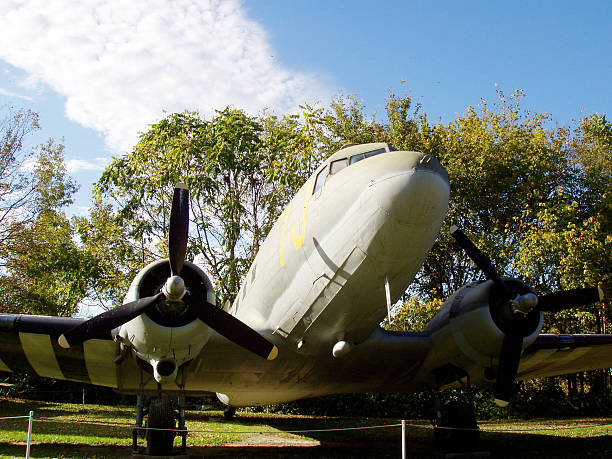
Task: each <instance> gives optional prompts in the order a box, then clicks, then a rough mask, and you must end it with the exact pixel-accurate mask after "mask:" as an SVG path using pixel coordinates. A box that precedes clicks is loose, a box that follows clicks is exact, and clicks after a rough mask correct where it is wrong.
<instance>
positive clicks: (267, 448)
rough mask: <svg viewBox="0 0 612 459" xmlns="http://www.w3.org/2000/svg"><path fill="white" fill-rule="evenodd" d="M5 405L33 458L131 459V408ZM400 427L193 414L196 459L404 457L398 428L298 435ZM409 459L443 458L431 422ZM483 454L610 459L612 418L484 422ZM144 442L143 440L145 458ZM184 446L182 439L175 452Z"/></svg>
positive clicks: (9, 434)
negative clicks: (215, 458) (220, 458)
mask: <svg viewBox="0 0 612 459" xmlns="http://www.w3.org/2000/svg"><path fill="white" fill-rule="evenodd" d="M80 408H81V405H78V404H60V403H51V402H40V401H29V400H18V399H0V417H6V416H21V415H27V414H28V412H29V411H30V410H33V411H34V417H35V422H34V427H33V433H32V448H31V457H130V456H131V455H132V447H131V444H132V441H131V427H132V426H133V424H134V419H135V408H134V407H131V406H104V405H87V410H88V412H87V413H86V414H83V413H79V409H80ZM400 422H401V421H400V420H398V419H375V418H340V417H333V418H326V417H315V416H286V415H274V414H254V413H246V412H240V411H239V412H238V414H237V417H236V418H235V419H234V420H233V421H226V420H225V419H223V414H222V412H220V411H205V412H203V411H188V412H187V428H188V429H189V431H190V434H189V436H188V437H187V448H188V449H187V454H188V455H189V456H190V457H202V456H204V457H212V456H226V457H274V458H276V457H287V458H293V457H317V458H348V457H377V458H378V457H400V452H401V435H400V432H401V430H400V427H390V428H381V429H378V428H376V429H369V430H349V431H334V432H309V433H301V432H296V433H287V431H297V430H318V429H335V428H346V427H363V426H380V425H392V424H399V423H400ZM407 422H408V424H409V426H408V429H407V447H408V455H409V456H410V457H441V456H442V453H441V452H440V451H439V450H438V449H436V447H435V446H434V444H433V435H432V431H431V428H430V426H429V424H428V422H427V421H424V420H408V421H407ZM480 428H481V447H480V449H481V450H483V451H489V452H490V453H491V454H490V457H496V458H497V457H508V458H510V457H512V458H514V457H525V458H527V457H587V456H588V457H593V458H596V457H612V418H610V417H608V418H577V419H530V420H512V421H509V420H496V421H482V422H480ZM26 440H27V419H6V420H2V419H0V456H1V457H19V456H24V455H25V444H26ZM144 444H145V443H144V440H139V445H140V446H141V450H142V451H143V452H144ZM179 445H180V438H177V439H176V440H175V446H179Z"/></svg>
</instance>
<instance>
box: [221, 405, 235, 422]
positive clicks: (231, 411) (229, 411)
mask: <svg viewBox="0 0 612 459" xmlns="http://www.w3.org/2000/svg"><path fill="white" fill-rule="evenodd" d="M234 416H236V408H234V407H233V406H226V407H225V409H224V410H223V417H224V418H225V419H227V420H228V421H231V420H232V419H234Z"/></svg>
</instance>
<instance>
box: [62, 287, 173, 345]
mask: <svg viewBox="0 0 612 459" xmlns="http://www.w3.org/2000/svg"><path fill="white" fill-rule="evenodd" d="M163 298H164V294H163V293H161V292H160V293H158V294H157V295H155V296H149V297H147V298H140V299H138V300H136V301H132V302H130V303H126V304H124V305H122V306H119V307H117V308H114V309H111V310H109V311H106V312H103V313H102V314H98V315H97V316H95V317H92V318H91V319H89V320H86V321H85V322H83V323H81V324H79V325H77V326H76V327H74V328H71V329H70V330H68V331H67V332H66V333H64V334H63V335H61V336H60V337H59V338H58V340H57V341H58V343H59V345H60V346H61V347H63V348H69V347H70V346H74V345H75V344H80V343H82V342H84V341H87V340H88V339H91V337H93V336H96V335H97V334H99V333H100V332H105V331H110V330H112V329H113V328H116V327H118V326H120V325H123V324H124V323H126V322H129V321H130V320H132V319H133V318H134V317H137V316H139V315H140V314H142V313H143V312H145V311H146V310H147V309H149V308H150V307H152V306H154V305H155V304H157V303H158V302H159V301H160V300H162V299H163Z"/></svg>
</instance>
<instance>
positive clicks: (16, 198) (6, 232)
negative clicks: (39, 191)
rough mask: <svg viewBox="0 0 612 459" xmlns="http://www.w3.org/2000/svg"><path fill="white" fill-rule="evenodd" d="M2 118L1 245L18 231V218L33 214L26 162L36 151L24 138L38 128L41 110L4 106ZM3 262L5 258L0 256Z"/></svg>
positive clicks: (25, 217)
mask: <svg viewBox="0 0 612 459" xmlns="http://www.w3.org/2000/svg"><path fill="white" fill-rule="evenodd" d="M5 110H6V114H5V115H4V117H3V118H2V120H0V246H7V245H10V244H11V241H12V238H13V237H14V236H15V235H16V234H17V230H18V226H17V225H15V223H16V222H24V221H27V220H29V219H31V218H32V216H33V213H32V209H31V207H30V206H31V204H32V200H33V193H34V188H33V186H32V185H33V183H32V180H31V176H30V174H29V173H28V171H27V170H26V168H25V166H26V165H27V163H28V161H30V160H31V159H32V157H33V154H34V152H33V151H30V150H27V149H25V147H24V140H25V139H26V138H27V137H28V135H30V134H31V133H33V132H34V131H36V130H37V129H39V125H38V114H36V113H34V112H32V111H30V110H17V111H15V110H13V109H12V108H7V107H5V108H3V111H5ZM0 265H2V266H4V265H5V261H4V260H2V259H0Z"/></svg>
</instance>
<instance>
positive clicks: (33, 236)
mask: <svg viewBox="0 0 612 459" xmlns="http://www.w3.org/2000/svg"><path fill="white" fill-rule="evenodd" d="M76 189H77V187H76V185H75V184H74V182H72V180H71V179H70V178H68V177H67V175H66V170H65V166H64V162H63V146H62V145H58V144H55V143H54V142H52V141H49V142H48V143H47V144H45V145H42V146H41V147H40V149H39V151H38V153H37V157H36V162H35V163H34V167H33V172H32V190H33V191H32V196H33V197H32V203H31V206H30V208H29V211H30V212H31V213H30V215H29V216H28V218H23V219H18V218H15V219H14V220H13V221H11V225H12V227H13V229H12V232H13V236H12V238H11V243H10V245H9V244H7V245H2V246H0V258H2V259H3V260H5V266H6V273H5V274H4V275H2V276H0V285H1V287H0V291H1V292H2V293H0V311H2V312H19V313H30V314H49V315H71V314H72V313H74V312H75V311H76V308H77V304H78V303H79V301H80V300H81V299H82V298H83V297H84V296H86V294H87V291H88V288H89V284H90V281H91V279H92V277H95V276H96V271H97V267H96V264H95V262H94V260H92V259H91V258H90V257H87V255H86V254H85V253H84V252H83V251H82V250H81V249H80V248H79V247H78V246H77V245H76V244H75V242H74V240H73V228H72V226H71V224H70V222H69V221H68V219H67V218H66V216H65V215H64V213H63V211H62V210H61V209H62V208H63V207H64V206H66V205H67V204H70V203H71V196H72V194H73V193H74V192H75V191H76Z"/></svg>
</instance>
